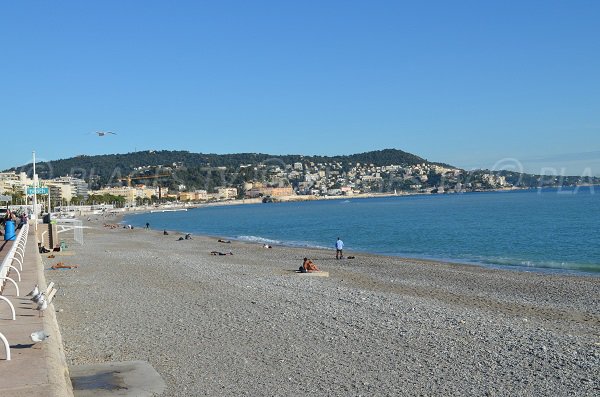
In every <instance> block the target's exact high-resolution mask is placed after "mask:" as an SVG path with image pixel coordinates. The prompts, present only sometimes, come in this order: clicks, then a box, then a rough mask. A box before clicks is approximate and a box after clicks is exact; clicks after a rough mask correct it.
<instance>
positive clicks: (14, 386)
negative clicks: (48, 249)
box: [0, 225, 73, 397]
mask: <svg viewBox="0 0 600 397" xmlns="http://www.w3.org/2000/svg"><path fill="white" fill-rule="evenodd" d="M32 226H33V225H32ZM2 243H3V242H2ZM0 245H1V244H0ZM7 252H8V249H6V248H5V249H3V250H2V251H0V259H3V258H4V255H6V253H7ZM14 265H16V261H15V263H14ZM10 277H11V278H13V277H14V278H15V281H16V278H17V275H16V273H15V272H14V270H13V271H12V272H11V273H10ZM50 281H52V280H50ZM17 284H18V285H19V289H20V296H16V290H15V287H14V285H12V283H10V282H8V283H7V284H6V286H5V289H4V290H3V293H2V295H3V296H5V297H7V298H8V299H10V301H11V302H12V304H13V305H14V306H15V310H16V321H13V320H12V319H11V312H10V308H9V306H8V305H7V304H6V303H5V302H0V332H1V333H2V334H4V336H5V337H6V339H8V342H9V344H10V345H11V355H12V359H11V360H10V361H7V360H6V354H5V352H4V347H3V345H2V343H1V342H0V397H20V396H23V397H25V396H27V397H29V396H40V397H41V396H48V397H54V396H57V397H58V396H60V397H65V396H67V397H70V396H73V391H72V386H71V380H70V379H69V369H68V366H67V363H66V359H65V354H64V351H63V347H62V339H61V337H60V332H59V328H58V324H57V321H56V316H55V313H54V305H52V304H51V305H50V306H49V307H48V310H46V311H45V312H44V316H43V317H39V315H38V311H37V310H35V304H34V303H33V302H31V301H30V300H29V297H27V296H25V295H26V294H27V293H29V291H31V290H32V289H33V286H34V285H36V284H38V285H39V288H40V289H41V290H45V289H46V286H47V285H46V280H45V278H44V269H43V264H42V260H41V258H40V255H39V253H38V252H37V241H36V236H35V232H34V230H33V227H31V230H30V233H29V238H28V240H27V246H26V248H25V261H24V264H23V271H22V272H21V282H18V283H17ZM57 287H60V286H57ZM42 329H43V330H45V331H46V332H47V333H48V334H50V335H51V336H50V338H49V339H48V340H46V341H44V342H40V343H37V344H35V345H32V341H31V339H30V335H31V333H32V332H35V331H39V330H42Z"/></svg>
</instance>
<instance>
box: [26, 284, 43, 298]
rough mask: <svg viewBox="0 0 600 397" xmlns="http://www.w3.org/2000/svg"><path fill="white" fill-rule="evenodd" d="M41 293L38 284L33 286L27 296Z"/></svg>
mask: <svg viewBox="0 0 600 397" xmlns="http://www.w3.org/2000/svg"><path fill="white" fill-rule="evenodd" d="M39 293H40V290H39V289H38V285H37V284H36V285H35V287H33V289H32V290H31V292H30V293H28V294H27V295H25V296H36V295H37V294H39Z"/></svg>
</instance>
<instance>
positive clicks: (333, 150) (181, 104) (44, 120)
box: [0, 0, 600, 174]
mask: <svg viewBox="0 0 600 397" xmlns="http://www.w3.org/2000/svg"><path fill="white" fill-rule="evenodd" d="M0 44H1V47H0V51H1V57H0V132H1V134H2V138H3V140H4V145H3V150H2V155H1V156H0V169H4V168H8V167H11V166H16V165H21V164H24V163H26V162H28V161H30V156H31V151H32V150H35V151H36V153H37V156H38V158H40V159H58V158H66V157H71V156H73V155H77V154H89V155H91V154H104V153H126V152H131V151H135V150H145V149H183V150H189V151H192V152H204V153H238V152H262V153H270V154H289V153H294V154H324V155H333V154H351V153H358V152H364V151H369V150H375V149H383V148H398V149H402V150H406V151H408V152H411V153H414V154H417V155H420V156H422V157H425V158H427V159H429V160H432V161H441V162H447V163H450V164H453V165H457V166H461V167H465V168H472V167H488V168H489V167H492V166H493V165H494V164H496V163H497V162H499V161H502V159H505V158H515V159H517V160H519V161H520V162H521V163H523V164H524V166H525V169H526V170H527V171H532V172H540V170H541V168H542V167H555V168H557V169H560V168H561V167H566V168H567V172H568V173H569V174H581V173H582V172H583V171H584V170H585V168H586V167H589V168H591V169H592V171H593V173H594V174H600V1H597V0H590V1H551V0H548V1H542V0H539V1H522V0H520V1H506V0H503V1H479V0H474V1H399V0H395V1H348V0H344V1H324V0H321V1H307V0H303V1H257V0H254V1H227V0H224V1H210V2H208V1H107V0H103V1H94V2H91V1H60V2H56V1H5V2H2V3H1V5H0ZM98 130H109V131H114V132H116V133H117V134H118V135H116V136H107V137H97V136H93V135H92V133H93V132H94V131H98ZM509 162H510V161H509Z"/></svg>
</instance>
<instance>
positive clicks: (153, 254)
mask: <svg viewBox="0 0 600 397" xmlns="http://www.w3.org/2000/svg"><path fill="white" fill-rule="evenodd" d="M85 225H86V226H91V228H90V229H86V230H85V234H84V235H85V244H84V245H83V246H78V245H76V244H70V247H69V250H68V251H66V252H65V253H61V255H60V256H58V255H57V257H56V258H54V259H49V258H47V255H44V256H43V258H44V261H45V263H46V268H48V267H50V266H51V265H52V264H55V263H56V262H58V261H62V262H64V263H65V264H77V265H79V268H77V269H72V270H47V271H46V279H47V280H48V282H50V281H54V282H56V284H57V285H58V286H59V287H60V291H59V293H58V296H57V297H56V298H55V300H54V304H55V307H56V309H57V310H59V312H58V313H57V318H58V322H59V326H60V328H61V333H62V337H63V341H64V344H65V351H66V354H67V360H68V361H69V363H70V364H72V365H76V364H87V363H95V362H110V361H128V360H146V361H149V362H150V364H151V365H152V366H153V367H154V368H155V369H156V370H157V371H158V372H159V373H160V374H161V375H162V376H163V378H164V380H165V382H166V383H167V391H166V392H165V393H164V395H165V396H191V395H228V396H232V395H235V396H238V395H251V396H263V395H272V396H305V395H306V396H308V395H330V396H349V395H352V396H358V395H365V396H371V395H378V396H385V395H390V396H398V395H406V396H414V395H473V396H480V395H521V396H527V395H532V396H538V395H539V396H543V395H589V396H592V395H598V394H599V393H600V383H599V379H598V378H599V377H598V371H599V368H600V278H599V277H586V276H565V275H552V274H540V273H528V272H515V271H504V270H493V269H487V268H481V267H475V266H465V265H454V264H445V263H439V262H430V261H416V260H406V259H401V258H394V257H384V256H376V255H364V254H353V253H351V252H347V253H346V255H355V256H356V258H355V259H344V260H339V261H338V260H335V252H334V251H333V250H331V251H323V250H309V249H298V248H287V247H278V246H275V247H273V248H272V249H266V248H263V247H262V246H261V245H260V244H250V243H243V242H235V241H234V242H232V243H231V244H224V243H219V242H217V239H218V237H201V236H193V240H183V241H177V239H178V238H179V237H180V236H183V234H178V233H171V234H170V235H168V236H163V235H162V232H157V231H152V230H144V229H134V230H127V229H122V228H117V229H113V230H111V229H108V228H105V227H103V226H102V224H97V223H92V222H87V223H85ZM211 251H221V252H229V251H231V252H233V255H225V256H213V255H210V252H211ZM305 256H307V257H309V258H311V259H313V261H314V262H315V263H316V264H317V265H318V266H319V267H320V268H321V269H322V270H325V271H328V272H329V275H330V276H329V277H303V276H301V275H298V274H296V273H294V270H295V269H297V268H298V266H300V265H301V264H302V258H303V257H305ZM60 310H62V311H60Z"/></svg>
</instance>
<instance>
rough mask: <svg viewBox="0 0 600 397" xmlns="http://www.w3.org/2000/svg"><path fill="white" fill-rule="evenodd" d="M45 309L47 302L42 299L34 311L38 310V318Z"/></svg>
mask: <svg viewBox="0 0 600 397" xmlns="http://www.w3.org/2000/svg"><path fill="white" fill-rule="evenodd" d="M47 308H48V301H47V300H46V299H44V300H42V301H40V302H39V303H38V305H37V307H36V308H35V310H39V312H40V314H39V317H41V316H42V315H43V314H44V310H46V309H47Z"/></svg>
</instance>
